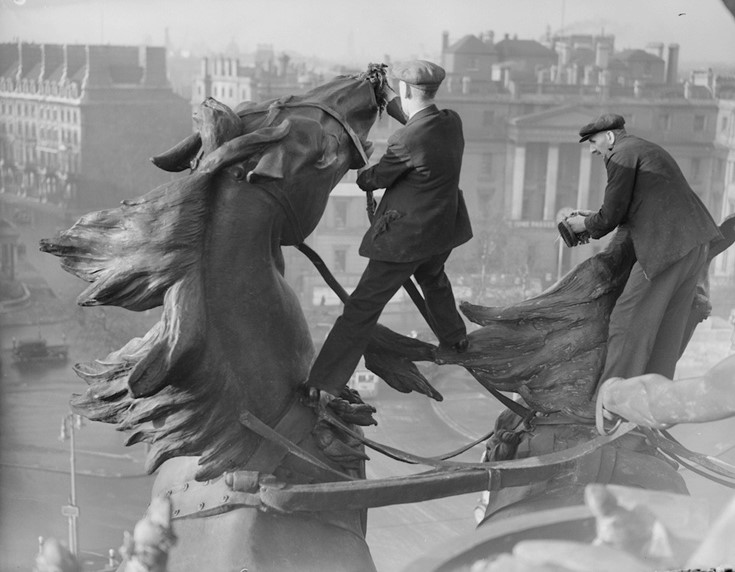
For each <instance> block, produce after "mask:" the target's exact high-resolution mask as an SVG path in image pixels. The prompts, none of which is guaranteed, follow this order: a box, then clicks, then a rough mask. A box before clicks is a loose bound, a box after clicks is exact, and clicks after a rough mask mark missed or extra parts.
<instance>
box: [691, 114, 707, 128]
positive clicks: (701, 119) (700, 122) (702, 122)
mask: <svg viewBox="0 0 735 572" xmlns="http://www.w3.org/2000/svg"><path fill="white" fill-rule="evenodd" d="M706 126H707V117H706V116H704V115H695V116H694V131H704V130H705V127H706Z"/></svg>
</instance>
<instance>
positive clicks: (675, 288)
mask: <svg viewBox="0 0 735 572" xmlns="http://www.w3.org/2000/svg"><path fill="white" fill-rule="evenodd" d="M624 126H625V119H624V118H623V117H622V116H620V115H617V114H613V113H610V114H605V115H602V116H601V117H599V118H597V119H596V120H595V121H593V122H592V123H589V124H587V125H585V126H584V127H582V129H581V130H580V131H579V135H580V137H581V138H580V140H579V142H580V143H584V142H586V141H589V145H590V151H591V152H592V154H593V155H600V156H601V157H602V159H603V161H604V162H605V167H606V170H607V187H606V188H605V196H604V199H603V203H602V206H601V207H600V209H599V210H598V211H597V212H593V211H582V212H580V213H578V214H575V215H574V216H572V217H570V218H569V219H567V222H568V223H569V225H570V226H571V229H572V230H573V231H574V232H575V233H581V232H584V231H586V232H588V233H589V235H590V236H591V237H592V238H596V239H597V238H601V237H603V236H605V235H607V234H608V233H610V232H612V231H613V230H615V229H616V228H626V229H628V231H629V232H630V236H631V238H632V241H633V247H634V250H635V256H636V262H635V264H634V265H633V268H632V270H631V272H630V276H629V278H628V281H627V282H626V284H625V287H624V289H623V292H622V294H621V295H620V297H619V298H618V300H617V302H616V304H615V307H614V309H613V311H612V313H611V315H610V325H609V330H608V342H607V357H606V359H605V365H604V368H603V372H602V376H601V380H600V381H605V380H607V379H609V378H611V377H623V378H629V377H634V376H638V375H642V374H645V373H657V374H660V375H663V376H665V377H668V378H669V379H673V377H674V370H675V368H676V362H677V360H678V358H679V352H680V348H681V344H682V339H683V337H684V333H685V327H686V323H687V319H688V317H689V312H690V310H691V307H692V301H693V298H694V294H695V289H696V285H697V281H698V280H699V278H700V277H701V275H702V273H703V272H705V271H706V268H707V266H706V265H707V253H708V249H709V243H710V241H712V240H714V239H718V238H720V237H721V234H720V231H719V229H718V228H717V225H716V224H715V222H714V220H713V219H712V216H711V215H710V213H709V212H708V210H707V208H706V207H705V206H704V204H703V203H702V201H701V200H700V199H699V197H698V196H697V194H696V193H695V192H694V190H693V189H692V188H691V187H690V186H689V184H688V183H687V181H686V179H685V178H684V175H683V174H682V172H681V169H680V168H679V166H678V165H677V163H676V161H674V159H673V157H672V156H671V155H670V154H669V153H668V152H667V151H666V150H664V149H663V148H662V147H660V146H659V145H656V144H655V143H652V142H650V141H646V140H645V139H641V138H640V137H636V136H634V135H630V134H628V133H627V132H626V130H625V127H624ZM598 386H599V382H598Z"/></svg>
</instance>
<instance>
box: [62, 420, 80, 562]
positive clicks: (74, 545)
mask: <svg viewBox="0 0 735 572" xmlns="http://www.w3.org/2000/svg"><path fill="white" fill-rule="evenodd" d="M81 427H82V418H81V417H80V416H79V415H76V414H74V413H71V412H70V413H68V414H67V415H64V417H62V419H61V434H60V435H59V440H61V441H66V440H67V439H68V440H69V473H70V476H71V483H70V494H69V504H67V505H64V506H62V507H61V514H62V515H64V516H65V517H67V519H68V522H69V550H70V551H71V553H72V554H73V555H74V556H76V555H77V554H79V522H78V518H79V507H78V506H77V482H76V477H77V471H76V444H75V441H74V429H75V428H76V429H80V428H81Z"/></svg>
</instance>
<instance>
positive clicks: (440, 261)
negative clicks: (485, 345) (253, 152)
mask: <svg viewBox="0 0 735 572" xmlns="http://www.w3.org/2000/svg"><path fill="white" fill-rule="evenodd" d="M391 75H392V76H393V78H395V79H397V80H398V82H399V84H398V85H399V92H400V98H399V97H397V94H396V93H395V92H394V91H393V90H392V89H391V88H390V87H389V86H388V87H386V94H385V95H386V98H387V99H388V100H390V101H389V104H388V107H387V111H388V113H389V114H390V115H391V116H393V117H395V118H396V119H397V120H398V121H399V122H401V123H403V124H404V125H405V126H404V127H403V128H401V129H398V130H397V131H396V132H395V133H393V134H392V135H391V136H390V138H389V139H388V148H387V150H386V152H385V154H384V155H383V156H382V157H381V158H380V160H379V162H378V163H377V164H375V165H373V166H372V167H369V168H367V169H365V170H363V171H361V172H360V173H359V175H358V178H357V184H358V186H359V187H360V188H361V189H362V190H363V191H373V190H375V189H385V193H384V195H383V198H382V199H381V201H380V205H379V206H378V208H377V210H376V212H375V216H374V218H373V221H372V223H371V226H370V229H369V230H368V231H367V233H366V234H365V236H364V238H363V240H362V244H361V245H360V250H359V252H360V255H362V256H365V257H367V258H369V261H368V264H367V267H366V268H365V271H364V272H363V275H362V278H361V279H360V282H359V283H358V285H357V287H356V288H355V290H354V291H353V292H352V294H351V295H350V297H349V299H348V301H347V302H346V303H345V307H344V310H343V313H342V315H341V316H340V317H339V318H337V321H336V322H335V324H334V326H333V328H332V330H331V331H330V333H329V335H328V336H327V339H326V340H325V342H324V346H323V347H322V349H321V351H320V352H319V355H318V356H317V358H316V361H315V362H314V365H313V366H312V368H311V372H310V374H309V379H308V380H307V385H309V386H312V387H316V388H318V389H322V390H326V391H328V392H330V393H332V394H334V395H336V394H338V393H339V392H340V390H341V389H342V388H344V387H345V386H346V385H347V382H348V381H349V378H350V376H351V375H352V372H353V371H354V370H355V367H356V366H357V364H358V362H359V360H360V356H362V354H363V352H364V351H365V347H366V346H367V343H368V341H369V339H370V335H371V333H372V331H373V328H374V326H375V325H376V324H377V321H378V318H379V317H380V314H381V312H382V311H383V308H384V307H385V305H386V304H387V303H388V302H389V301H390V299H391V298H392V297H393V296H394V295H395V294H396V292H397V291H398V290H399V288H400V287H401V285H402V284H403V283H404V282H406V281H407V280H409V279H410V278H411V276H414V277H415V278H416V281H417V282H418V284H419V286H420V287H421V289H422V291H423V294H424V298H425V300H426V310H427V313H428V315H429V318H430V320H431V322H432V324H431V325H432V328H433V329H434V331H435V332H436V334H437V336H438V337H439V342H440V344H442V346H446V347H450V348H453V349H454V350H455V351H458V352H463V351H465V349H466V348H467V345H468V341H467V330H466V326H465V324H464V321H463V320H462V317H461V316H460V314H459V312H458V310H457V305H456V302H455V299H454V295H453V293H452V287H451V284H450V283H449V279H448V278H447V275H446V274H445V272H444V263H445V262H446V260H447V258H448V257H449V254H450V252H451V251H452V249H453V248H455V247H457V246H459V245H461V244H463V243H465V242H467V241H468V240H469V239H470V238H471V237H472V229H471V226H470V220H469V215H468V213H467V207H466V206H465V203H464V199H463V197H462V191H460V189H459V174H460V169H461V166H462V153H463V151H464V136H463V133H462V121H461V119H460V118H459V115H457V113H455V112H454V111H451V110H448V109H441V110H440V109H438V108H437V106H436V105H435V103H434V96H435V94H436V92H437V90H438V88H439V85H440V84H441V82H442V80H443V79H444V70H443V69H442V68H441V67H439V66H438V65H436V64H434V63H431V62H428V61H423V60H414V61H409V62H405V63H396V64H395V65H394V66H393V67H392V69H391Z"/></svg>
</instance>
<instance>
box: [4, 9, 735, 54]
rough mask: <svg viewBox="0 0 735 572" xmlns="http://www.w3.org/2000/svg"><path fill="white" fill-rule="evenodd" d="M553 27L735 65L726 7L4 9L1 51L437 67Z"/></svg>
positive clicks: (734, 26) (734, 27)
mask: <svg viewBox="0 0 735 572" xmlns="http://www.w3.org/2000/svg"><path fill="white" fill-rule="evenodd" d="M547 27H548V28H550V29H551V30H552V31H553V32H556V31H559V30H560V29H564V30H565V31H567V32H574V33H599V32H601V31H603V30H604V32H605V33H607V34H614V35H615V36H616V46H617V48H626V47H639V48H643V47H645V45H646V44H647V43H649V42H654V41H655V42H664V43H665V44H670V43H678V44H679V45H680V46H681V52H680V59H681V61H682V63H686V62H692V61H694V62H713V63H715V62H724V63H728V61H729V62H730V63H731V64H732V65H733V66H735V19H734V18H733V17H732V16H731V15H730V14H729V13H728V12H727V11H726V10H725V8H724V6H723V5H722V3H721V0H442V1H437V0H0V41H9V40H13V39H16V38H20V39H21V40H24V41H33V42H54V43H111V44H123V43H124V44H141V43H151V44H153V45H162V44H163V42H164V37H165V30H166V29H168V33H169V37H170V39H171V42H172V44H173V45H174V46H177V47H189V48H194V49H197V48H201V47H202V46H203V45H206V46H208V47H209V48H210V49H212V50H215V51H218V50H222V49H224V48H225V47H226V46H227V45H228V44H230V43H231V42H233V41H234V42H236V43H237V45H238V46H239V47H240V49H241V50H243V51H246V52H250V51H252V50H254V49H255V47H256V46H257V44H260V43H267V44H272V45H273V47H274V49H275V50H276V51H282V50H288V51H295V52H298V53H300V54H302V55H304V56H318V57H322V58H327V59H333V60H337V61H348V62H350V63H358V64H359V63H365V62H367V61H382V59H383V56H384V55H385V54H390V55H391V57H393V59H401V58H408V57H414V56H418V57H438V55H439V51H440V48H441V34H442V31H444V30H446V31H448V32H449V35H450V42H453V41H456V40H458V39H459V38H461V37H462V36H464V35H466V34H478V33H479V32H482V31H488V30H492V31H494V32H495V36H496V38H498V39H501V38H502V37H503V35H504V34H506V33H508V34H511V35H514V34H518V37H519V38H529V39H530V38H540V37H541V36H543V35H544V34H545V32H546V30H547Z"/></svg>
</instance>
